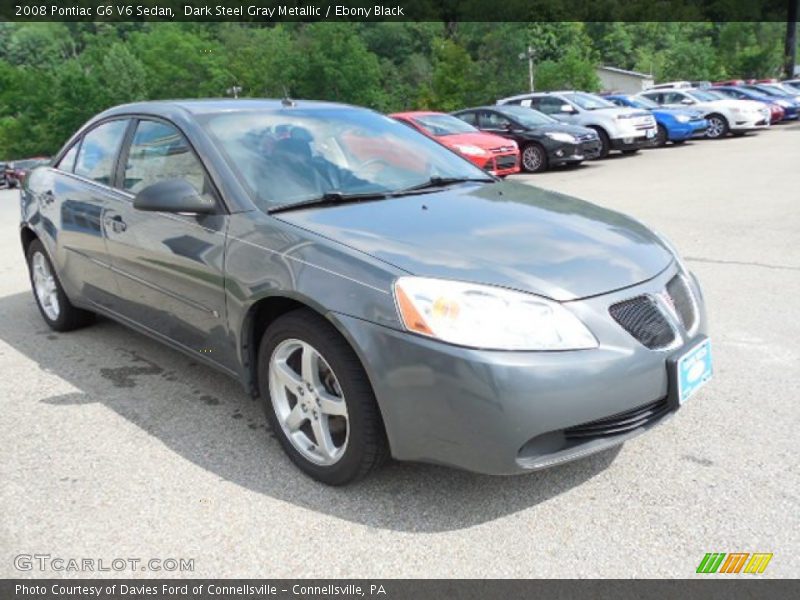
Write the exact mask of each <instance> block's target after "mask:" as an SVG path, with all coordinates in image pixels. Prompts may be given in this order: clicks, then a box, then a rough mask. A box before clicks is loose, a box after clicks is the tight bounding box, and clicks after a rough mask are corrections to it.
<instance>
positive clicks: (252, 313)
mask: <svg viewBox="0 0 800 600" xmlns="http://www.w3.org/2000/svg"><path fill="white" fill-rule="evenodd" d="M302 309H307V310H311V311H313V312H315V313H316V314H318V315H319V316H321V317H322V318H324V319H325V320H326V321H328V322H329V323H330V324H331V325H333V327H334V329H336V331H337V332H338V333H339V335H341V336H342V338H344V340H345V341H346V342H347V343H348V345H349V346H350V348H352V350H353V352H355V354H356V356H357V357H358V360H359V361H360V362H361V366H362V368H363V369H364V372H365V373H366V376H367V380H368V381H369V384H370V386H371V387H372V389H373V391H374V390H375V389H376V387H375V382H374V380H373V375H372V372H371V369H370V368H369V367H368V365H367V361H366V356H364V354H363V353H362V351H361V349H360V348H359V347H358V345H357V344H356V343H355V340H354V339H353V336H352V335H350V333H349V332H348V331H347V328H346V327H344V326H343V325H342V323H341V322H340V321H339V319H337V318H336V313H334V312H332V311H330V310H327V309H325V308H324V307H323V306H322V305H320V304H319V303H318V302H315V301H314V300H312V299H310V298H308V297H306V296H303V295H301V294H298V293H294V292H288V291H286V290H284V291H282V292H281V293H278V294H274V295H270V296H266V297H263V298H260V299H258V300H256V301H255V302H253V304H252V305H251V306H250V307H249V308H248V310H247V313H246V315H245V318H244V319H243V320H242V326H241V334H240V344H241V348H240V353H241V361H242V382H243V384H244V386H245V389H246V390H247V392H248V393H249V394H250V395H251V396H252V397H253V398H258V397H259V396H260V392H259V381H258V360H259V356H258V351H259V346H260V345H261V337H262V336H263V335H264V332H265V331H266V330H267V328H268V327H269V326H270V324H272V323H274V322H275V320H276V319H278V318H280V317H281V316H283V315H285V314H288V313H290V312H292V311H295V310H302ZM376 405H377V407H378V414H379V415H380V419H381V425H382V427H383V429H384V432H385V433H386V435H387V440H388V443H389V447H390V449H391V445H392V443H391V437H390V436H389V432H388V430H387V428H386V421H385V420H384V414H383V408H382V406H381V402H380V399H378V398H377V397H376Z"/></svg>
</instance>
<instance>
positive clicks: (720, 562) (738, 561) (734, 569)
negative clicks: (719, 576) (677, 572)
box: [697, 552, 772, 575]
mask: <svg viewBox="0 0 800 600" xmlns="http://www.w3.org/2000/svg"><path fill="white" fill-rule="evenodd" d="M748 557H749V558H750V560H748ZM771 560H772V553H766V552H754V553H753V554H750V553H749V552H732V553H730V554H725V553H724V552H709V553H707V554H706V555H705V556H704V557H703V560H701V561H700V564H699V565H698V566H697V572H698V573H728V574H731V573H740V572H742V567H744V571H743V572H744V573H750V574H751V575H756V574H758V575H760V574H761V573H763V572H764V569H766V568H767V565H768V564H769V561H771ZM745 564H746V565H747V566H745Z"/></svg>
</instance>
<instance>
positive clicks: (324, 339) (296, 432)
mask: <svg viewBox="0 0 800 600" xmlns="http://www.w3.org/2000/svg"><path fill="white" fill-rule="evenodd" d="M258 384H259V391H260V394H261V397H262V399H263V402H264V409H265V411H266V415H267V420H268V421H269V424H270V426H271V428H272V431H273V432H274V433H275V436H276V437H277V439H278V441H279V442H280V444H281V447H282V448H283V450H284V451H285V452H286V454H287V455H288V456H289V458H290V459H291V460H292V462H293V463H294V464H295V465H297V467H299V468H300V470H302V471H303V472H304V473H306V474H307V475H309V476H310V477H312V478H313V479H316V480H317V481H320V482H322V483H325V484H328V485H344V484H347V483H351V482H353V481H356V480H358V479H361V478H363V477H365V476H366V475H367V474H369V473H370V472H372V471H373V470H375V469H376V468H377V467H379V466H380V465H381V464H382V463H383V462H384V461H385V460H386V458H387V457H388V443H387V441H386V434H385V431H384V427H383V420H382V419H381V415H380V411H379V410H378V404H377V402H376V400H375V395H374V393H373V391H372V386H371V385H370V383H369V380H368V378H367V374H366V372H365V371H364V367H363V366H362V364H361V361H360V360H359V359H358V357H357V356H356V354H355V352H354V351H353V349H352V348H351V347H350V345H349V344H348V343H347V341H346V340H345V339H344V338H343V337H342V336H341V335H340V334H339V332H338V331H336V329H335V328H334V327H333V326H332V325H331V324H330V323H329V322H328V321H327V320H325V319H324V318H322V317H321V316H319V315H318V314H317V313H315V312H313V311H311V310H308V309H299V310H295V311H292V312H290V313H287V314H285V315H283V316H281V317H279V318H278V319H277V320H275V322H273V323H272V324H271V325H270V326H269V327H268V328H267V331H266V332H265V333H264V336H263V338H262V339H261V344H260V347H259V353H258Z"/></svg>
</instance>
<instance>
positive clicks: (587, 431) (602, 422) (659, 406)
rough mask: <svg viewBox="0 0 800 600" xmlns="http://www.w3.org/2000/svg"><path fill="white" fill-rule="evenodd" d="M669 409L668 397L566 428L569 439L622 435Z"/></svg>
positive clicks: (566, 435)
mask: <svg viewBox="0 0 800 600" xmlns="http://www.w3.org/2000/svg"><path fill="white" fill-rule="evenodd" d="M668 411H669V404H668V403H667V399H666V398H663V399H661V400H656V401H655V402H651V403H649V404H645V405H644V406H640V407H639V408H634V409H633V410H629V411H626V412H623V413H619V414H617V415H614V416H612V417H605V418H604V419H598V420H597V421H591V422H590V423H584V424H583V425H576V426H575V427H570V428H569V429H565V430H564V436H565V437H566V438H567V439H568V440H576V439H581V440H585V438H601V437H609V436H614V435H621V434H624V433H628V432H630V431H633V430H634V429H638V428H640V427H644V426H645V425H647V424H649V423H652V422H653V421H656V420H657V419H659V418H661V417H662V416H664V414H666V413H667V412H668Z"/></svg>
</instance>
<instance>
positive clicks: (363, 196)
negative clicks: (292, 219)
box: [267, 190, 389, 214]
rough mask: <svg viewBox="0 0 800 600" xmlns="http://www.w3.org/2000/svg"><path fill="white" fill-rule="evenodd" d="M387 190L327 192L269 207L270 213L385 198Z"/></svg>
mask: <svg viewBox="0 0 800 600" xmlns="http://www.w3.org/2000/svg"><path fill="white" fill-rule="evenodd" d="M388 197H389V195H388V194H387V193H386V192H362V193H352V194H349V193H345V192H340V191H335V190H334V191H330V192H325V193H324V194H322V195H321V196H317V197H316V198H309V199H308V200H301V201H300V202H292V203H290V204H281V205H280V206H276V207H275V208H271V209H269V210H268V211H267V212H268V213H269V214H274V213H280V212H286V211H289V210H299V209H301V208H308V207H310V206H335V205H337V204H347V203H349V202H361V201H364V200H383V199H384V198H388Z"/></svg>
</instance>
